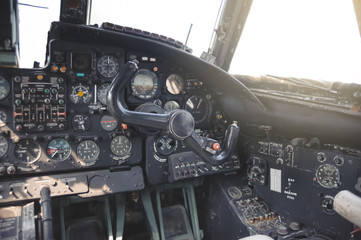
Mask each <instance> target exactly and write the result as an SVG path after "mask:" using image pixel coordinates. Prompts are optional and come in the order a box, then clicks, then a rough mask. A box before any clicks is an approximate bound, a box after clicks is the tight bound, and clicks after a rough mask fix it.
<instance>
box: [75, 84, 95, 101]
mask: <svg viewBox="0 0 361 240" xmlns="http://www.w3.org/2000/svg"><path fill="white" fill-rule="evenodd" d="M92 98H93V93H92V91H91V89H90V87H89V86H86V85H82V84H81V83H79V84H78V85H76V86H73V87H72V89H71V93H70V100H71V101H72V102H73V103H75V104H82V103H86V104H87V103H90V101H91V100H92Z"/></svg>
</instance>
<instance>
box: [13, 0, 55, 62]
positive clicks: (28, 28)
mask: <svg viewBox="0 0 361 240" xmlns="http://www.w3.org/2000/svg"><path fill="white" fill-rule="evenodd" d="M18 2H19V5H18V6H19V38H20V44H19V46H20V67H21V68H31V67H33V63H34V61H37V62H39V63H40V66H44V62H45V53H46V42H47V39H48V31H49V29H50V23H51V22H53V21H59V13H60V0H51V1H49V0H36V1H34V0H19V1H18Z"/></svg>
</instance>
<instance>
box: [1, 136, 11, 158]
mask: <svg viewBox="0 0 361 240" xmlns="http://www.w3.org/2000/svg"><path fill="white" fill-rule="evenodd" d="M8 148H9V144H8V141H7V140H6V139H5V138H4V137H3V136H0V158H1V157H3V156H5V154H6V152H7V151H8Z"/></svg>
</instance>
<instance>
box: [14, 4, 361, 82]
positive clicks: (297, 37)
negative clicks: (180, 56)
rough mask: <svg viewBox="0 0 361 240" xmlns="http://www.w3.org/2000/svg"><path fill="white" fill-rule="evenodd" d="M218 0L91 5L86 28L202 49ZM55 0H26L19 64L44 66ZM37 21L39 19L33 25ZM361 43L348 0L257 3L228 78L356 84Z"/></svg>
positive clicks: (22, 7)
mask: <svg viewBox="0 0 361 240" xmlns="http://www.w3.org/2000/svg"><path fill="white" fill-rule="evenodd" d="M222 6H223V0H197V1H192V0H185V1H181V2H175V1H169V0H152V1H146V0H132V1H126V0H93V1H92V7H91V17H90V24H98V25H100V24H101V23H103V22H111V23H115V24H118V25H122V26H128V27H133V28H139V29H142V30H145V31H149V32H154V33H158V34H162V35H165V36H167V37H170V38H173V39H176V40H178V41H181V42H183V43H185V42H186V39H187V35H188V32H189V30H190V28H191V33H190V36H189V39H188V42H187V46H189V47H190V48H191V49H192V50H193V54H194V55H195V56H200V55H201V53H202V52H203V51H205V52H207V51H208V48H209V46H210V41H211V39H212V34H213V33H214V28H215V23H216V21H217V17H218V16H219V10H220V8H221V7H222ZM59 11H60V0H53V1H47V0H37V1H34V0H23V1H21V2H20V3H19V12H20V67H32V65H33V61H38V62H40V65H41V66H43V63H44V60H45V51H46V40H47V31H48V30H49V27H50V23H51V22H52V21H58V20H59ZM34 16H41V18H42V20H41V21H37V22H36V25H34V19H35V18H34ZM360 65H361V44H360V35H359V32H358V28H357V21H356V16H355V12H354V8H353V4H352V1H344V0H293V1H289V0H254V1H253V4H252V7H251V10H250V13H249V16H248V19H247V21H246V25H245V28H244V30H243V34H242V36H241V39H240V41H239V44H238V46H237V49H236V52H235V55H234V58H233V61H232V64H231V68H230V73H232V74H244V75H253V76H259V75H267V74H270V75H276V76H284V77H299V78H310V79H315V80H326V81H340V82H356V83H361V71H360V70H359V69H360V68H359V66H360Z"/></svg>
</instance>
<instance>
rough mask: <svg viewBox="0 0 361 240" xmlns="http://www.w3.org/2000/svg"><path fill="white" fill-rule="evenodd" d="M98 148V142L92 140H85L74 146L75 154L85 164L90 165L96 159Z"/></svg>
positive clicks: (98, 152)
mask: <svg viewBox="0 0 361 240" xmlns="http://www.w3.org/2000/svg"><path fill="white" fill-rule="evenodd" d="M99 154H100V148H99V146H98V144H97V143H96V142H94V141H92V140H85V141H83V142H81V143H79V145H78V147H77V148H76V155H77V156H78V157H79V158H80V159H81V160H83V161H84V162H85V163H86V164H87V165H92V164H94V163H95V161H96V160H97V159H98V157H99Z"/></svg>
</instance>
